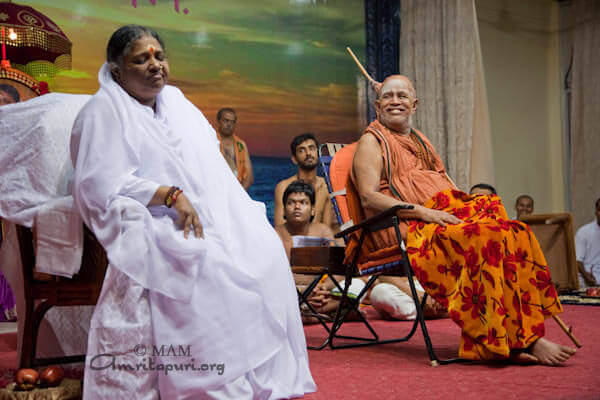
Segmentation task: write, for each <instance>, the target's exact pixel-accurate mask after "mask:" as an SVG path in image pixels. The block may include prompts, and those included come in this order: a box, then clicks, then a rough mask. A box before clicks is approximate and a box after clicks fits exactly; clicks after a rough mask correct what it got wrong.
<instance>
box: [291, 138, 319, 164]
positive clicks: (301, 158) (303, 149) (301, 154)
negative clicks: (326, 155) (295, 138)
mask: <svg viewBox="0 0 600 400" xmlns="http://www.w3.org/2000/svg"><path fill="white" fill-rule="evenodd" d="M292 161H293V162H294V164H296V165H297V166H298V167H299V168H302V169H304V170H312V169H315V168H317V162H318V155H317V144H316V143H315V141H314V140H312V139H307V140H305V141H304V142H302V143H300V144H299V145H298V146H297V147H296V155H295V156H292Z"/></svg>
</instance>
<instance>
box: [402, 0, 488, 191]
mask: <svg viewBox="0 0 600 400" xmlns="http://www.w3.org/2000/svg"><path fill="white" fill-rule="evenodd" d="M400 6H401V17H400V18H401V35H400V73H401V74H403V75H406V76H408V77H409V78H410V79H411V80H412V81H413V83H414V85H415V89H416V91H417V97H418V98H419V108H418V110H417V113H416V115H415V119H414V126H415V127H417V128H418V129H420V130H421V131H422V132H423V133H424V134H425V135H426V136H427V137H428V138H429V139H430V140H431V141H432V142H433V144H434V146H435V147H436V149H437V150H438V152H439V153H440V155H441V157H442V159H443V160H444V162H445V163H446V167H447V169H448V174H449V175H450V177H451V178H452V179H453V180H454V182H455V183H456V184H457V186H458V187H459V188H460V189H462V190H464V191H468V190H469V188H470V186H471V185H473V184H476V183H489V184H492V185H493V184H494V169H493V159H492V147H491V129H490V122H489V115H488V104H487V94H486V88H485V80H484V76H483V65H482V60H481V50H480V44H479V32H478V27H477V16H476V12H475V4H474V1H473V0H401V3H400Z"/></svg>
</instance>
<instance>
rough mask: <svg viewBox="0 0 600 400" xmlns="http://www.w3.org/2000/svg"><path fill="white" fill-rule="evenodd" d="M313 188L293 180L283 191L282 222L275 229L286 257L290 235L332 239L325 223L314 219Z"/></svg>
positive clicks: (290, 241)
mask: <svg viewBox="0 0 600 400" xmlns="http://www.w3.org/2000/svg"><path fill="white" fill-rule="evenodd" d="M315 197H316V196H315V190H314V189H313V187H312V186H311V185H309V184H308V183H305V182H303V181H301V180H296V181H293V182H292V183H290V184H289V185H288V187H287V188H286V189H285V192H284V193H283V196H282V200H283V220H284V221H285V222H284V223H283V224H281V225H278V226H277V227H276V228H275V230H276V231H277V233H278V234H279V237H280V238H281V241H282V242H283V246H284V247H285V252H286V253H287V256H288V259H289V258H290V251H291V249H292V247H293V241H292V236H316V237H322V238H327V239H331V240H332V241H333V240H334V239H333V232H332V231H331V228H329V227H328V226H327V225H325V224H323V223H321V222H318V221H315Z"/></svg>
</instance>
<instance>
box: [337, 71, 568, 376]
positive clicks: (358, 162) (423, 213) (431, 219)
mask: <svg viewBox="0 0 600 400" xmlns="http://www.w3.org/2000/svg"><path fill="white" fill-rule="evenodd" d="M377 92H378V93H377V99H376V100H375V109H376V110H377V115H378V119H377V120H376V121H373V122H372V123H371V125H369V127H368V128H367V130H366V131H365V134H364V135H363V136H362V137H361V139H360V141H359V142H358V147H357V149H356V153H355V156H354V162H353V172H354V177H353V178H352V182H350V183H352V184H354V185H355V187H356V189H357V192H358V196H359V199H358V200H359V201H360V204H361V207H362V210H363V211H365V215H366V217H367V218H368V217H369V216H370V215H372V214H374V213H378V212H381V211H384V210H387V209H388V208H390V207H392V206H395V205H398V204H411V205H413V209H412V210H408V211H404V212H402V215H401V217H402V218H409V219H415V220H420V221H421V223H422V225H423V229H422V228H420V227H419V226H418V223H417V222H414V223H413V224H412V225H411V228H413V234H412V236H409V235H407V247H408V250H409V254H411V253H410V250H411V246H413V243H415V244H417V245H418V243H419V240H423V239H424V238H425V241H426V242H427V243H428V247H427V248H425V246H423V253H424V255H423V257H421V258H419V257H420V254H418V251H419V249H416V251H417V253H414V252H413V253H412V254H414V256H412V257H411V256H410V255H409V258H410V259H411V262H412V264H411V265H412V266H413V270H417V271H419V273H420V280H421V279H422V280H423V281H422V282H421V284H423V286H424V287H428V288H429V291H430V292H431V293H430V294H432V295H433V294H437V295H438V298H439V299H444V297H443V296H441V295H439V293H436V292H435V290H433V289H432V287H433V285H434V284H435V285H437V286H436V287H440V285H438V284H437V283H439V284H445V286H444V288H443V289H444V291H445V290H448V292H451V291H453V290H463V291H464V289H465V287H468V286H469V285H474V284H473V283H472V281H471V280H470V279H469V278H468V277H469V276H470V275H468V273H467V274H466V275H464V276H467V278H466V279H461V280H458V279H454V278H453V275H452V274H449V273H444V272H440V266H439V265H438V264H437V263H435V262H432V260H433V259H434V257H436V256H435V255H434V254H433V252H432V248H433V247H434V246H437V247H436V248H437V253H436V254H441V253H442V251H441V250H440V247H439V246H438V245H437V243H438V242H439V241H440V240H446V241H449V239H448V238H454V239H453V240H454V243H455V244H456V243H458V242H457V240H463V239H464V238H462V237H461V235H462V229H463V228H462V227H463V226H466V225H465V223H463V221H462V220H461V219H460V218H458V217H457V216H456V215H454V214H451V213H449V212H447V211H444V210H442V209H436V208H435V207H434V208H428V207H424V206H423V204H437V203H428V202H427V201H428V199H430V198H431V196H432V194H433V195H436V192H437V193H440V192H442V191H444V193H450V194H452V192H451V189H455V187H454V184H453V183H452V182H451V180H450V179H449V178H448V176H447V175H446V173H445V168H444V165H443V162H442V160H441V158H440V157H439V155H438V154H437V152H436V151H435V149H434V148H433V146H432V145H431V143H430V142H429V141H428V140H426V139H427V138H426V137H425V136H424V135H422V134H421V133H419V132H417V131H415V130H414V128H413V127H412V115H413V114H414V113H415V112H416V110H417V105H418V99H417V95H416V91H415V89H414V87H413V85H412V83H411V81H410V80H409V79H408V78H407V77H405V76H401V75H393V76H390V77H388V78H387V79H386V80H385V81H384V82H383V84H381V85H380V86H379V87H378V89H377ZM384 146H385V149H390V152H389V154H388V153H385V152H384V151H383V148H384ZM387 157H389V158H387ZM390 159H391V160H390ZM386 163H387V165H388V166H392V165H393V166H394V169H393V170H392V169H391V167H389V168H385V165H386ZM396 166H397V167H396ZM406 177H408V178H407V179H404V178H406ZM384 179H385V180H386V182H385V184H383V183H382V181H383V180H384ZM388 180H389V181H388ZM350 183H349V184H350ZM390 188H393V189H394V190H393V191H392V190H390ZM454 191H455V192H456V193H457V194H458V195H460V192H458V191H456V190H454ZM351 193H352V192H351V191H350V192H349V194H351ZM444 193H442V196H446V194H444ZM459 197H460V196H459ZM444 198H445V199H448V200H449V203H450V202H451V201H452V202H454V203H453V205H454V204H455V205H456V206H457V207H458V206H460V205H461V204H462V203H461V201H462V200H458V199H456V198H454V197H453V199H454V200H450V198H449V197H444ZM350 200H351V199H349V201H348V203H349V204H351V201H350ZM483 200H485V199H483ZM468 201H470V200H468ZM494 206H495V207H496V206H497V208H498V210H500V207H501V204H495V205H494ZM438 208H446V209H448V210H450V209H451V208H450V205H449V206H448V207H445V206H444V207H438ZM457 209H458V208H454V210H457ZM366 211H368V213H366ZM494 212H495V211H494ZM502 212H504V211H503V210H502ZM354 214H355V215H353V220H354V221H355V222H360V221H361V216H360V215H358V214H357V213H354ZM457 214H458V213H457ZM351 215H352V210H351ZM355 217H356V218H355ZM363 218H364V217H363ZM463 218H464V216H463ZM486 221H487V223H488V224H491V223H493V222H495V223H497V224H500V222H498V221H497V220H495V219H492V218H489V220H486ZM432 223H433V224H437V225H438V227H437V228H436V229H431V226H430V225H429V224H432ZM476 223H477V222H476V221H475V222H473V224H476ZM515 223H516V222H515ZM516 224H518V223H516ZM519 226H520V225H519ZM405 228H406V229H407V231H408V226H406V227H405ZM425 229H427V230H425ZM480 230H481V236H484V237H487V239H491V238H494V237H500V236H501V235H505V233H503V232H504V231H503V230H502V229H497V230H495V231H493V230H490V229H486V230H484V229H483V228H480ZM438 231H439V232H441V231H443V232H444V235H438V236H435V235H437V232H438ZM414 232H418V233H419V235H420V236H418V237H417V236H416V234H415V233H414ZM495 232H499V233H498V234H496V233H495ZM518 232H523V231H520V230H519V231H518ZM516 234H518V233H516ZM494 235H497V236H494ZM434 236H435V237H437V239H436V241H434V240H433V239H432V240H431V241H430V240H428V239H431V238H433V237H434ZM442 236H443V238H442ZM376 240H377V242H376V243H380V248H386V247H387V246H388V245H389V243H388V242H389V240H388V239H387V238H386V237H385V236H383V235H381V236H379V237H377V238H376ZM411 240H412V241H413V242H412V243H411ZM480 242H483V243H485V241H484V240H480ZM528 242H529V241H528V240H525V238H523V240H521V243H528ZM352 244H353V243H352V242H350V243H349V244H348V245H347V246H346V255H347V256H348V254H350V255H352V246H351V245H352ZM470 244H471V245H472V246H479V247H483V246H481V245H478V244H477V242H476V241H473V242H471V243H470ZM395 245H396V246H398V244H397V243H395ZM389 248H393V246H390V247H389ZM447 248H448V249H449V250H448V251H446V248H444V252H445V254H446V255H447V264H448V265H454V264H452V261H453V260H455V259H456V261H457V262H456V265H457V266H458V268H460V271H461V273H462V271H463V268H465V267H464V261H465V257H464V256H461V255H456V254H458V253H453V250H452V247H451V246H450V247H447ZM472 248H473V247H472ZM414 249H415V248H414V247H413V250H414ZM532 249H533V247H532V246H530V248H529V249H528V253H527V254H528V257H530V258H531V257H532V254H533V250H532ZM508 250H513V251H514V249H512V248H509V249H508ZM480 253H481V252H480ZM484 253H485V252H484ZM484 253H481V254H484ZM430 257H431V258H430ZM461 257H462V258H461ZM428 260H429V261H428ZM417 262H418V264H419V265H418V268H417ZM480 266H481V268H482V269H483V268H485V269H486V272H487V273H488V274H489V275H490V279H492V280H493V279H494V278H493V276H492V275H491V273H496V274H497V273H498V272H497V271H496V270H494V269H493V268H491V267H490V266H489V265H487V264H485V263H483V264H480ZM441 267H442V271H443V267H444V265H442V266H441ZM490 271H491V273H490ZM521 271H526V268H522V269H521ZM544 273H547V268H546V270H544V271H541V272H539V274H540V275H543V276H545V275H544ZM459 276H460V274H459ZM500 276H501V275H500ZM433 277H435V278H433ZM434 280H437V283H435V282H434ZM459 285H461V286H459ZM517 285H522V286H523V287H526V288H527V290H529V291H530V292H533V294H532V296H535V298H536V299H537V298H541V299H542V301H546V300H545V299H546V298H552V297H556V294H555V293H554V292H552V291H550V292H546V296H549V297H544V295H543V294H541V293H538V292H534V291H541V290H540V289H538V288H537V287H536V286H533V287H531V286H528V285H529V283H528V281H522V280H521V281H519V280H518V279H517V276H516V275H515V276H514V283H513V285H512V286H511V287H508V286H505V287H504V288H503V290H504V291H505V293H506V295H511V296H512V295H513V294H515V296H517V295H518V294H519V293H521V291H520V287H519V286H517ZM515 287H516V288H517V289H516V290H515V289H514V288H515ZM480 288H481V291H480V293H479V295H477V296H473V298H474V299H475V300H474V301H475V302H482V304H484V303H485V302H486V301H488V299H490V298H491V297H492V296H494V292H493V289H491V288H492V287H491V286H489V287H487V286H486V289H485V290H484V285H482V286H480ZM511 288H512V289H511ZM469 290H470V289H469ZM486 290H487V291H486ZM463 300H464V297H463ZM517 300H518V298H517ZM460 301H462V300H460ZM556 301H558V300H556ZM549 302H551V301H547V303H549ZM507 303H508V302H507ZM478 304H479V303H478ZM449 307H452V308H451V309H450V312H451V315H452V312H454V314H455V315H454V316H452V318H453V320H454V321H455V322H456V321H458V322H463V320H465V321H466V322H464V323H463V324H462V325H460V324H459V325H460V326H461V330H462V337H461V351H463V352H464V354H465V356H466V357H467V358H471V359H496V354H498V355H499V356H500V357H504V356H506V354H504V351H505V350H510V358H511V359H512V360H514V361H516V362H534V363H539V364H543V365H559V364H562V363H563V362H565V361H566V360H567V359H569V357H571V356H572V355H573V354H575V349H574V348H570V347H567V346H562V345H559V344H557V343H553V342H551V341H549V340H548V339H546V338H545V337H543V327H544V325H543V322H542V323H540V326H541V329H538V331H537V332H533V331H534V329H532V328H530V327H527V326H526V325H525V322H530V321H536V322H537V320H538V319H540V314H543V313H542V310H541V306H539V305H536V306H535V309H533V307H530V309H529V310H530V312H529V313H528V314H525V313H521V314H520V315H519V323H521V326H522V327H527V328H528V329H529V331H531V332H533V334H531V333H529V334H530V336H527V338H528V339H529V341H528V342H526V343H524V342H523V340H522V338H521V337H520V336H517V335H515V333H514V332H513V331H511V330H507V334H508V335H509V336H508V341H507V342H502V344H501V345H503V346H504V347H503V348H502V350H501V351H502V353H499V352H498V353H494V352H492V351H491V350H489V349H493V350H496V348H492V347H483V344H488V345H489V343H488V342H486V341H485V340H480V341H479V342H476V341H474V340H472V339H470V336H468V335H472V333H471V332H472V331H476V330H477V329H479V328H480V327H481V326H482V324H483V322H482V320H481V319H480V318H479V316H480V315H479V313H478V312H472V313H471V314H469V313H468V310H469V309H468V308H465V307H464V306H463V308H462V309H461V306H460V303H459V302H455V303H449ZM506 307H507V309H508V312H506V311H504V313H503V314H502V313H497V312H487V313H486V314H485V318H486V320H485V324H487V326H493V325H492V324H495V325H498V326H502V325H501V322H502V321H503V320H507V319H509V318H513V319H516V317H515V316H516V315H518V311H519V310H517V311H513V308H514V307H511V305H510V304H507V305H506ZM548 308H550V307H548ZM486 310H492V308H491V307H490V306H487V308H486ZM503 310H504V309H503ZM531 310H534V311H535V313H533V311H531ZM461 311H462V312H463V314H461ZM544 311H546V312H548V309H545V310H544ZM554 311H555V312H556V310H554ZM509 314H510V316H509ZM534 317H535V318H536V319H535V320H533V318H534ZM521 318H522V319H521ZM541 319H542V321H543V315H542V316H541ZM507 323H508V324H511V323H512V321H507ZM530 325H531V324H530ZM484 328H485V326H484V327H483V328H482V329H484ZM540 331H541V333H540ZM465 338H468V339H470V341H469V342H468V345H469V346H472V347H471V348H467V346H464V343H467V342H466V341H464V340H466V339H465ZM475 340H477V338H475ZM532 340H534V341H533V343H532V342H531V341H532ZM519 341H521V342H523V344H521V343H520V342H519ZM515 343H519V344H521V347H518V346H515ZM475 347H477V348H478V349H482V351H486V352H487V353H483V352H482V353H480V354H474V353H473V352H472V348H475ZM488 353H489V354H488ZM459 355H460V352H459Z"/></svg>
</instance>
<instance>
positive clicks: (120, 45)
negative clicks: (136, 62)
mask: <svg viewBox="0 0 600 400" xmlns="http://www.w3.org/2000/svg"><path fill="white" fill-rule="evenodd" d="M143 36H152V37H153V38H154V39H156V40H157V41H158V43H160V46H161V47H162V48H163V51H166V48H165V44H164V43H163V41H162V39H161V38H160V36H158V33H156V31H154V30H153V29H151V28H148V27H146V26H141V25H125V26H122V27H120V28H119V29H117V30H116V31H115V32H114V33H113V34H112V36H111V37H110V39H109V41H108V45H107V46H106V61H108V62H114V63H117V64H119V63H121V61H122V60H123V56H124V55H125V54H126V53H127V52H128V51H129V50H130V48H131V46H132V45H133V43H134V42H135V41H136V40H138V39H139V38H141V37H143Z"/></svg>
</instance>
